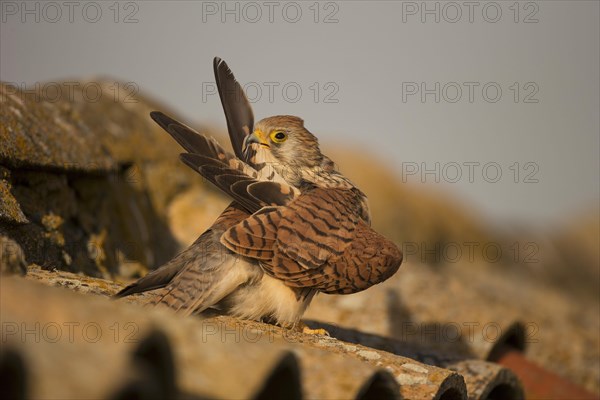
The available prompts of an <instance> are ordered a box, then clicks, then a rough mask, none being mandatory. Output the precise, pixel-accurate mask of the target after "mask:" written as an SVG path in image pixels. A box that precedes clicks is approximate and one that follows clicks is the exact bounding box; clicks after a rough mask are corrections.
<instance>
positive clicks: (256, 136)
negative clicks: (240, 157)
mask: <svg viewBox="0 0 600 400" xmlns="http://www.w3.org/2000/svg"><path fill="white" fill-rule="evenodd" d="M251 143H257V144H260V145H261V146H265V147H267V148H268V147H271V146H269V142H267V141H266V140H265V135H264V133H262V131H261V130H260V129H256V130H255V131H254V132H252V133H251V134H250V135H248V136H246V139H244V149H243V150H244V151H245V150H246V149H247V148H248V146H250V144H251Z"/></svg>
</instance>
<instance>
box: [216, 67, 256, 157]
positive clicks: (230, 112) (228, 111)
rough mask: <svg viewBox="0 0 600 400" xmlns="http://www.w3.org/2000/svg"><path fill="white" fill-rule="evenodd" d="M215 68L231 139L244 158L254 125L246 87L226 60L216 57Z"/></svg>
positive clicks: (238, 154) (234, 149)
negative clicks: (244, 145)
mask: <svg viewBox="0 0 600 400" xmlns="http://www.w3.org/2000/svg"><path fill="white" fill-rule="evenodd" d="M213 68H214V72H215V79H216V81H217V88H218V90H219V97H220V98H221V104H222V105H223V111H224V112H225V119H226V120H227V131H228V132H229V139H230V140H231V145H232V146H233V151H234V153H235V155H236V156H238V158H240V159H242V160H243V159H244V155H243V154H242V146H243V143H244V139H245V138H246V136H248V135H249V134H250V133H252V129H253V127H254V114H253V112H252V106H251V105H250V102H249V101H248V98H247V97H246V94H245V93H244V89H243V88H242V86H241V85H240V84H239V83H238V81H237V80H236V79H235V76H234V75H233V72H231V69H229V67H228V66H227V63H225V61H223V60H221V59H220V58H219V57H215V59H214V61H213Z"/></svg>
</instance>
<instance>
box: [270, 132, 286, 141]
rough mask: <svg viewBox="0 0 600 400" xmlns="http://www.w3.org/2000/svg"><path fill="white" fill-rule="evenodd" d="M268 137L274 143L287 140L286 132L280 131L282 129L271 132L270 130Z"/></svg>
mask: <svg viewBox="0 0 600 400" xmlns="http://www.w3.org/2000/svg"><path fill="white" fill-rule="evenodd" d="M269 137H270V138H271V140H272V141H273V142H275V143H282V142H285V141H286V140H287V135H286V133H285V132H282V131H273V132H271V134H270V135H269Z"/></svg>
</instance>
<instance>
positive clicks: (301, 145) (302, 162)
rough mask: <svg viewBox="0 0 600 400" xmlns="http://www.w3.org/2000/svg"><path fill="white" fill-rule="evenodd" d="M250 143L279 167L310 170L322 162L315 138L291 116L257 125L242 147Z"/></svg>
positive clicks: (262, 121)
mask: <svg viewBox="0 0 600 400" xmlns="http://www.w3.org/2000/svg"><path fill="white" fill-rule="evenodd" d="M251 143H256V144H258V145H260V146H261V147H263V148H265V149H267V150H269V151H270V152H271V154H272V156H273V157H274V158H275V160H277V162H278V163H279V164H280V165H281V166H286V167H288V168H314V167H317V166H320V165H321V163H322V162H323V155H322V154H321V150H320V149H319V141H318V140H317V138H316V137H315V136H314V135H313V134H312V133H310V132H309V131H308V130H307V129H306V128H305V127H304V121H303V120H302V119H301V118H298V117H294V116H291V115H277V116H274V117H268V118H265V119H262V120H260V121H258V122H257V123H256V125H255V126H254V132H252V134H250V135H248V136H247V137H246V141H245V142H244V147H247V146H249V145H250V144H251Z"/></svg>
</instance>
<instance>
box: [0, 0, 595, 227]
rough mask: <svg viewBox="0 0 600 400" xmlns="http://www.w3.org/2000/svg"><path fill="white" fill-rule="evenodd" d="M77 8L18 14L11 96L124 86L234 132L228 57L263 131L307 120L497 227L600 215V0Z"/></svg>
mask: <svg viewBox="0 0 600 400" xmlns="http://www.w3.org/2000/svg"><path fill="white" fill-rule="evenodd" d="M36 3H37V5H36ZM49 3H53V4H54V5H50V6H48V5H47V4H49ZM72 4H73V5H72V6H66V5H65V4H64V2H62V1H59V2H35V1H27V2H21V1H16V2H10V1H3V2H2V25H1V30H0V37H1V39H0V40H1V47H0V78H1V79H2V80H3V81H8V82H14V83H17V84H34V83H35V82H44V81H48V80H58V79H64V78H74V77H75V78H81V77H89V76H92V75H108V76H111V77H115V78H117V79H120V80H123V81H131V82H134V83H135V84H136V85H138V87H139V88H140V89H142V90H143V91H145V92H146V93H148V94H150V95H152V96H155V97H156V98H158V99H159V100H162V101H163V102H165V103H166V104H168V105H170V106H171V107H173V108H174V109H176V110H178V111H179V112H180V113H181V114H183V115H184V116H185V117H187V118H189V120H190V121H191V122H193V123H204V124H214V125H216V124H219V125H220V126H224V122H223V116H222V111H221V109H220V103H219V100H218V97H217V96H216V95H215V94H212V92H211V89H212V86H211V84H212V81H213V75H212V58H213V57H214V56H220V57H222V58H223V59H225V60H226V61H227V62H228V64H229V65H230V66H231V67H232V69H233V70H234V72H235V74H236V76H237V77H238V79H239V80H240V81H241V82H242V83H243V84H245V85H246V87H247V88H248V92H249V96H250V97H251V98H252V99H254V108H255V114H256V115H257V117H259V118H260V117H263V116H268V115H273V114H284V113H285V114H296V115H300V116H302V117H303V118H304V119H305V122H306V125H307V127H308V128H309V129H310V130H311V131H312V132H313V133H315V134H317V136H319V138H320V139H321V141H322V142H323V147H324V148H325V149H327V148H328V147H329V148H331V147H333V146H337V145H340V146H342V145H344V146H346V145H348V144H349V145H352V146H354V147H362V148H365V149H366V150H368V151H369V152H370V153H371V154H374V155H376V156H377V157H379V158H380V159H381V160H382V162H384V163H387V165H389V166H390V168H393V169H394V170H395V171H396V174H397V176H398V177H399V179H400V180H405V181H407V182H409V183H413V184H418V183H420V182H421V181H425V183H426V184H428V185H437V186H440V188H443V189H448V190H449V191H450V193H451V195H452V196H454V197H457V198H459V199H462V200H465V201H466V202H467V204H469V205H470V206H472V208H473V209H474V210H478V211H479V212H480V213H482V214H483V215H484V216H487V217H489V218H490V219H492V220H494V221H497V222H505V221H517V222H521V223H534V224H543V225H546V224H547V223H556V222H561V221H564V220H565V219H566V218H568V217H569V216H570V215H573V213H576V212H577V211H578V210H584V209H585V207H588V208H589V207H592V206H593V205H594V204H597V202H598V199H599V198H600V189H599V180H598V171H599V169H600V165H599V151H600V150H599V149H600V143H599V137H600V121H599V110H600V102H599V93H600V82H599V81H600V80H599V71H600V61H599V49H600V43H599V41H600V39H599V38H600V29H599V11H600V10H599V2H597V1H536V2H520V3H517V7H515V2H513V1H508V2H470V3H469V2H463V1H459V2H450V3H448V2H427V3H423V2H400V1H398V2H392V1H343V2H321V3H316V2H315V1H302V2H282V3H277V4H276V3H272V2H268V1H266V2H262V1H259V2H250V3H248V2H235V1H228V2H226V3H225V2H221V1H219V2H193V1H181V2H169V3H167V2H166V1H140V2H120V3H117V4H116V5H115V2H113V1H107V2H103V1H102V2H101V1H97V2H73V3H72ZM68 7H72V8H71V10H69V8H68ZM224 7H227V10H233V11H232V12H230V13H226V14H224V15H223V14H222V12H223V11H224ZM424 7H427V10H434V11H433V13H423V12H424V11H427V10H425V9H424ZM436 9H437V10H439V11H436ZM27 10H29V11H30V12H29V13H25V14H23V12H24V11H27ZM59 10H60V15H59V14H58V13H57V11H59ZM117 10H118V13H117ZM317 10H318V13H317ZM69 11H72V12H71V15H69ZM98 11H101V15H100V14H98V13H97V12H98ZM298 11H300V13H301V14H298ZM498 11H500V12H501V14H498ZM259 13H260V14H259ZM436 13H437V15H436ZM436 17H439V22H436V21H435V19H436ZM36 18H38V19H39V22H36ZM70 18H71V19H72V21H73V22H70V21H69V19H70ZM236 18H237V19H239V22H236ZM422 18H425V22H422ZM96 19H97V22H91V21H94V20H96ZM115 19H116V21H117V22H115ZM126 19H127V20H129V21H130V23H125V20H126ZM222 19H224V20H225V22H223V21H222ZM294 20H297V22H293V21H294ZM315 20H316V21H317V22H315ZM326 20H327V21H328V22H327V23H326V22H325V21H326ZM495 20H497V22H493V21H495ZM53 21H54V22H53ZM136 21H137V22H136ZM453 21H454V22H453ZM516 21H517V22H516ZM526 21H527V22H526ZM436 83H439V86H436ZM269 88H272V92H271V93H269V91H270V89H269ZM298 88H299V89H300V90H301V94H298V91H297V90H298ZM317 88H318V89H317ZM438 88H439V89H438ZM259 89H260V90H259ZM422 89H426V90H429V92H427V93H429V94H426V95H425V97H424V98H422V97H421V95H422ZM498 89H500V90H501V95H500V96H499V97H498V92H497V91H498ZM119 90H120V91H119V94H121V95H126V90H125V88H119ZM270 95H272V96H270ZM436 96H437V97H439V102H436ZM471 96H472V98H470V97H471ZM331 101H333V102H331ZM515 163H518V164H515ZM423 168H426V169H428V170H435V169H436V168H437V169H438V171H439V183H438V182H436V176H435V173H429V174H427V175H425V176H424V177H422V176H421V172H422V170H423ZM459 171H460V175H457V173H458V172H459ZM517 171H518V172H519V173H518V175H517V174H516V172H517ZM498 172H501V174H502V175H501V177H497V173H498ZM422 178H424V179H422ZM469 178H471V179H469ZM471 180H472V182H471ZM495 180H497V182H495V183H492V182H493V181H495ZM515 180H516V181H517V182H516V183H515ZM536 180H537V182H536Z"/></svg>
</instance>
